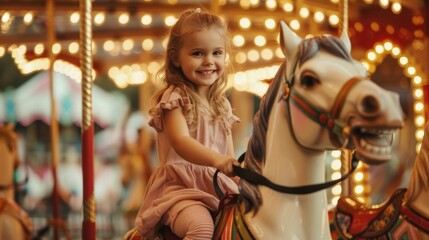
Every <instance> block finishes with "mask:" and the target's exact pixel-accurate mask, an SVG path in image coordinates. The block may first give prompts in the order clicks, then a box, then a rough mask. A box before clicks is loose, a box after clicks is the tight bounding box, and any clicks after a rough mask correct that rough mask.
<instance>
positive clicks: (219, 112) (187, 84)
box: [150, 8, 230, 123]
mask: <svg viewBox="0 0 429 240" xmlns="http://www.w3.org/2000/svg"><path fill="white" fill-rule="evenodd" d="M210 27H215V28H217V29H218V31H219V34H221V36H222V37H224V38H225V43H226V46H225V49H226V52H229V49H230V41H229V38H228V36H227V35H228V30H227V24H226V22H225V21H224V20H223V19H222V18H221V17H219V16H216V15H213V14H211V13H209V12H208V11H206V10H202V9H200V8H197V9H189V10H186V11H184V12H183V13H182V14H181V15H180V17H179V19H178V20H177V22H176V24H175V25H174V26H173V27H172V28H171V30H170V33H169V36H168V43H167V49H166V54H165V62H164V65H163V67H162V68H161V69H160V70H159V72H158V73H157V77H158V79H160V80H161V83H162V84H163V85H164V86H163V88H162V89H160V90H159V91H158V92H157V93H155V95H154V96H153V99H152V100H153V105H156V104H157V103H158V102H159V101H160V99H161V97H162V94H163V93H164V92H165V90H166V89H167V88H168V87H169V86H175V87H178V88H180V89H182V90H183V91H184V92H185V93H186V95H187V96H188V97H189V98H190V102H191V106H189V107H188V108H187V109H184V110H185V113H189V112H190V111H192V112H193V116H194V118H193V123H196V122H197V119H198V106H199V105H200V104H199V103H200V100H199V97H198V95H197V94H196V88H197V86H196V85H195V84H194V83H192V82H191V81H187V80H186V77H185V76H184V74H183V72H182V70H181V68H180V67H177V66H176V65H175V64H174V61H175V60H176V59H175V58H176V57H177V56H178V52H179V51H180V49H181V48H182V46H183V37H184V36H186V35H188V34H191V33H194V32H198V31H201V30H203V29H205V28H210ZM226 72H227V71H225V72H224V73H223V74H222V76H221V77H220V78H219V79H218V80H217V81H215V82H214V83H213V84H212V85H211V86H210V88H209V93H208V101H209V104H210V106H212V109H213V117H215V116H218V117H219V116H224V115H225V114H226V113H227V109H226V106H225V97H224V96H223V92H224V90H225V88H226V85H227V73H226ZM153 109H154V108H152V109H151V110H150V113H152V112H153Z"/></svg>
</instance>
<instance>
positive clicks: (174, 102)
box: [149, 86, 190, 132]
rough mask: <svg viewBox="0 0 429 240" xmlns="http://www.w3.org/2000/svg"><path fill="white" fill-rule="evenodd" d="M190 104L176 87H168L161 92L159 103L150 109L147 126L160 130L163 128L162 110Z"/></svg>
mask: <svg viewBox="0 0 429 240" xmlns="http://www.w3.org/2000/svg"><path fill="white" fill-rule="evenodd" d="M189 104H190V101H189V98H188V97H187V96H186V95H185V93H184V92H183V91H182V90H181V89H180V88H177V87H173V86H171V87H169V88H167V90H165V92H164V93H163V94H162V97H161V100H160V101H159V103H158V104H157V105H156V106H155V107H154V108H153V109H152V110H151V117H152V118H151V119H150V120H149V126H151V127H153V128H155V130H156V131H158V132H160V131H162V130H164V120H163V110H164V109H167V110H171V109H174V108H178V107H185V106H187V105H189Z"/></svg>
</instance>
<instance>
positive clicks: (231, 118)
mask: <svg viewBox="0 0 429 240" xmlns="http://www.w3.org/2000/svg"><path fill="white" fill-rule="evenodd" d="M225 105H226V108H227V115H226V118H225V130H226V132H227V134H228V135H229V134H231V128H232V126H233V125H234V124H236V123H239V122H240V118H238V117H237V116H235V115H234V114H233V113H232V107H231V103H230V102H229V101H228V100H227V99H226V98H225Z"/></svg>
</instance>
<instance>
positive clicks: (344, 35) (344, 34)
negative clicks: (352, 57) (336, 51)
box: [340, 29, 352, 54]
mask: <svg viewBox="0 0 429 240" xmlns="http://www.w3.org/2000/svg"><path fill="white" fill-rule="evenodd" d="M340 39H341V41H342V42H343V43H344V46H345V47H346V49H347V52H348V53H349V54H350V53H351V51H352V44H351V43H350V38H349V35H348V34H347V30H345V29H343V32H342V33H341V37H340Z"/></svg>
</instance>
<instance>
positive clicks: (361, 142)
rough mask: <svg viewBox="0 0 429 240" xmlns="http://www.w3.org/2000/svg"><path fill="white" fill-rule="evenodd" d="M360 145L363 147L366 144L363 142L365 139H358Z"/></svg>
mask: <svg viewBox="0 0 429 240" xmlns="http://www.w3.org/2000/svg"><path fill="white" fill-rule="evenodd" d="M360 145H361V146H362V147H365V146H366V142H365V140H363V139H361V140H360Z"/></svg>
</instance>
